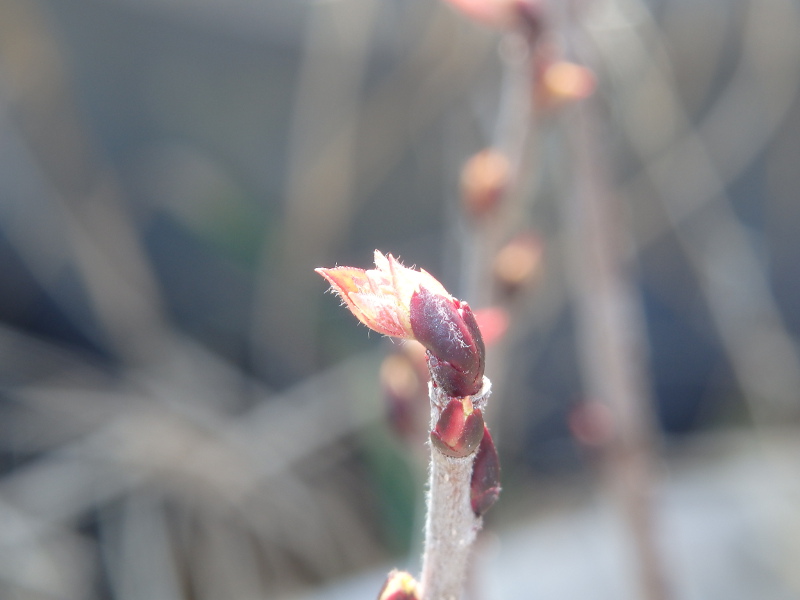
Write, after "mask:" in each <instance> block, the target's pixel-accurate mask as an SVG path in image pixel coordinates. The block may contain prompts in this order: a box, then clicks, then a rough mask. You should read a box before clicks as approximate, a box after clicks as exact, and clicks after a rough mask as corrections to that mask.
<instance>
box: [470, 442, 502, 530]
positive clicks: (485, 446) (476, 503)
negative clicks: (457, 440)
mask: <svg viewBox="0 0 800 600" xmlns="http://www.w3.org/2000/svg"><path fill="white" fill-rule="evenodd" d="M499 496H500V458H499V457H498V456H497V449H496V448H495V447H494V441H493V440H492V436H491V435H490V434H489V429H488V428H487V427H485V426H484V431H483V437H482V438H481V443H480V445H479V447H478V454H477V455H476V456H475V463H474V464H473V467H472V479H471V480H470V502H471V503H472V511H473V512H474V513H475V516H476V517H482V516H483V515H484V514H485V513H486V511H487V510H489V509H490V508H491V507H492V505H493V504H494V503H495V502H496V501H497V498H498V497H499Z"/></svg>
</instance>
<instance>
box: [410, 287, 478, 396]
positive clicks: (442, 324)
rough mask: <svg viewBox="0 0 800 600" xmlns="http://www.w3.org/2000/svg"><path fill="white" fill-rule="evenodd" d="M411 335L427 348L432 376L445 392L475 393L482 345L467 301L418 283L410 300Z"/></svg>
mask: <svg viewBox="0 0 800 600" xmlns="http://www.w3.org/2000/svg"><path fill="white" fill-rule="evenodd" d="M410 312H411V329H412V330H413V332H414V337H415V338H416V339H417V340H418V341H419V342H420V343H422V345H423V346H425V348H426V349H427V350H428V353H429V356H428V366H429V368H430V371H431V377H432V378H433V381H434V383H435V384H436V385H438V386H439V387H440V388H442V390H443V391H444V393H445V394H446V395H448V396H454V397H463V396H472V395H474V394H477V393H478V392H479V391H480V389H481V387H482V386H483V371H484V361H485V348H484V345H483V337H482V336H481V330H480V328H479V327H478V322H477V321H476V320H475V315H474V314H473V313H472V309H471V308H470V307H469V304H467V303H466V302H461V301H460V300H457V299H455V298H452V297H449V296H443V295H441V294H436V293H432V292H430V291H428V289H427V288H426V287H424V286H420V288H419V291H417V292H414V294H413V295H412V296H411V302H410Z"/></svg>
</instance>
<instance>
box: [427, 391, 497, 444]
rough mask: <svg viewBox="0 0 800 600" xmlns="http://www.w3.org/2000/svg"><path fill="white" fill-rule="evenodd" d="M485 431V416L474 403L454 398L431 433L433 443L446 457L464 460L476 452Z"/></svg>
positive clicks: (465, 399) (466, 399) (467, 399)
mask: <svg viewBox="0 0 800 600" xmlns="http://www.w3.org/2000/svg"><path fill="white" fill-rule="evenodd" d="M484 429H485V427H484V424H483V415H482V414H481V411H480V410H479V409H477V408H473V407H472V401H471V400H470V399H469V398H463V399H462V398H453V399H451V400H450V401H449V402H448V403H447V406H445V407H444V410H443V411H442V414H441V416H440V417H439V420H438V421H437V422H436V427H434V428H433V431H431V442H432V443H433V445H434V446H435V447H436V448H437V449H438V450H439V452H441V453H442V454H444V455H445V456H451V457H453V458H464V457H465V456H469V455H470V454H472V453H473V452H475V449H476V448H477V447H478V445H479V444H480V442H481V438H482V437H483V432H484Z"/></svg>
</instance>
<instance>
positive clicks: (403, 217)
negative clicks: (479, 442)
mask: <svg viewBox="0 0 800 600" xmlns="http://www.w3.org/2000/svg"><path fill="white" fill-rule="evenodd" d="M585 4H589V5H591V6H589V7H588V8H587V10H588V11H589V12H588V13H587V14H586V16H585V18H584V19H583V21H582V22H583V23H584V28H583V29H582V30H581V33H580V35H582V36H585V37H586V38H587V39H590V40H591V46H592V48H593V55H594V56H595V58H596V61H595V64H593V65H592V67H593V68H594V69H595V71H596V73H597V76H598V82H599V84H598V90H597V93H596V94H595V101H596V102H597V104H598V106H599V107H600V111H601V112H600V114H601V115H602V123H603V127H602V129H601V132H600V134H599V135H600V137H599V138H598V144H599V147H600V148H601V150H602V156H603V159H604V160H605V161H606V164H607V166H608V172H609V177H610V180H611V181H612V182H613V186H614V188H613V189H614V192H615V196H616V197H617V198H618V200H619V203H620V206H621V209H620V212H619V214H618V215H616V217H615V218H616V219H618V222H619V225H620V227H619V229H620V230H621V231H623V232H625V236H626V237H625V238H624V240H623V241H624V244H625V248H626V249H627V250H626V252H627V254H626V255H627V256H628V258H629V259H630V265H629V266H630V276H631V278H632V279H631V280H632V281H633V283H634V285H635V291H636V297H637V298H638V299H640V300H641V308H642V311H643V313H642V314H643V315H644V321H645V324H646V334H647V339H648V343H649V348H648V350H647V353H646V357H645V358H646V360H645V364H646V366H647V369H648V373H649V375H650V380H649V389H650V390H651V391H652V394H651V396H652V401H653V407H654V411H655V415H656V417H657V421H658V425H659V431H660V432H661V433H662V434H663V437H662V438H661V439H659V440H658V444H657V450H658V456H659V463H658V469H659V471H658V475H659V478H658V480H657V482H656V485H655V495H656V498H657V501H656V507H657V510H656V514H657V516H659V518H660V519H662V520H661V521H660V522H661V523H662V525H661V527H660V530H659V531H660V537H659V539H660V540H661V543H662V544H663V546H664V548H665V556H666V559H665V560H666V563H667V569H666V570H667V572H668V573H670V574H671V577H672V579H673V580H672V586H673V588H674V590H675V591H676V596H675V597H676V598H687V599H688V598H698V599H700V598H703V599H707V598H726V599H728V600H730V599H735V598H749V599H752V598H756V597H758V598H765V599H771V598H776V599H778V598H780V599H783V598H796V597H799V596H800V578H798V576H797V572H796V568H792V565H793V564H795V565H796V558H797V557H798V556H800V546H798V544H797V540H798V539H800V537H798V535H797V533H798V526H800V511H799V510H798V509H797V506H798V504H797V502H796V498H797V497H798V494H799V493H800V486H798V483H800V468H798V464H800V463H799V462H798V461H797V460H796V457H797V456H798V450H800V447H799V446H798V444H797V443H796V442H795V438H796V437H797V436H796V432H797V431H796V426H797V418H798V409H800V360H799V359H798V357H799V356H800V354H799V353H798V346H797V339H798V335H800V278H799V277H798V275H797V261H798V257H799V256H800V236H798V234H797V232H798V231H800V203H798V189H800V168H798V167H799V166H800V102H798V94H797V92H798V83H800V68H798V65H800V7H798V5H797V3H796V2H794V1H792V0H731V1H730V2H720V1H714V0H702V1H690V0H660V1H651V2H644V1H643V0H625V1H623V0H614V1H610V0H609V1H601V0H596V1H595V2H586V3H585ZM565 35H570V32H566V33H565ZM503 52H508V48H506V47H505V46H504V42H503V41H502V40H501V36H500V35H499V34H498V33H496V32H492V31H489V30H487V29H483V28H480V27H479V26H477V25H474V24H472V23H470V22H468V21H467V20H466V19H465V18H464V17H463V16H461V15H458V14H457V13H456V12H455V11H453V10H451V9H450V8H449V7H447V6H445V5H442V4H440V3H439V2H435V1H433V0H429V1H428V0H425V1H424V0H414V1H404V2H401V1H395V0H380V1H379V0H327V1H325V0H321V1H308V2H298V1H289V0H263V1H262V2H253V1H250V0H38V1H36V0H0V290H2V293H0V596H2V597H4V598H15V599H17V598H19V599H23V598H24V599H28V598H30V599H39V598H42V599H62V598H63V599H67V598H69V599H72V598H76V599H77V598H83V599H93V598H97V599H106V598H115V599H116V598H120V599H126V600H127V599H136V598H143V599H144V598H148V599H155V598H158V599H163V600H172V599H179V598H181V599H182V598H187V599H188V598H197V599H209V600H210V599H215V598H278V597H281V598H283V597H290V596H291V597H293V598H296V597H308V596H309V595H313V594H318V595H320V597H339V596H336V594H337V593H340V594H343V595H348V597H354V596H355V595H358V596H362V595H365V596H364V597H373V596H374V595H375V594H376V593H377V589H378V588H377V587H375V586H376V585H379V584H380V579H381V578H382V576H383V574H384V573H385V571H386V569H387V568H388V567H389V566H391V565H392V564H397V565H399V566H411V567H413V565H414V564H415V561H416V554H417V551H418V547H419V543H420V540H419V532H420V530H421V514H420V504H421V499H422V489H423V486H424V479H425V461H424V448H423V447H422V446H421V444H420V446H419V448H417V447H416V446H414V445H413V444H411V445H409V444H408V441H407V440H406V441H404V440H403V439H402V438H401V437H400V436H398V435H397V431H396V429H397V427H396V425H397V420H396V419H395V420H394V421H393V420H391V419H387V416H394V417H397V415H396V414H393V415H392V414H390V413H392V410H390V409H397V406H394V405H391V404H387V403H386V400H385V396H386V395H387V392H386V380H385V379H384V381H383V384H381V381H380V379H379V378H380V377H381V373H383V377H384V378H386V377H389V376H390V375H391V374H390V375H389V376H387V375H386V373H387V367H386V363H385V362H383V361H384V357H385V356H387V355H394V356H397V355H399V353H401V348H400V347H399V346H398V345H397V344H393V343H391V342H390V341H388V340H385V339H381V338H380V336H378V335H376V334H368V333H367V330H366V329H365V328H364V327H361V326H357V325H356V323H355V320H354V319H353V318H352V316H351V315H349V314H347V311H345V310H342V309H341V308H340V306H339V302H338V301H337V300H335V299H334V298H333V297H332V296H331V295H329V294H325V293H324V292H325V290H326V286H325V284H324V282H323V280H322V279H321V278H320V277H319V276H318V275H316V274H315V273H314V272H313V269H314V267H318V266H332V265H334V264H340V265H352V266H360V267H367V266H369V265H370V264H371V260H372V251H373V250H374V249H375V248H379V249H381V250H383V251H385V252H391V253H393V254H394V255H395V256H400V257H401V258H402V259H403V261H404V262H405V264H407V265H418V266H421V267H423V268H425V269H426V270H428V271H430V272H431V273H433V274H434V275H435V276H437V277H438V278H439V279H440V280H441V281H443V282H444V283H445V285H446V286H447V287H448V289H450V290H451V291H453V293H454V294H456V295H458V296H462V297H464V298H466V299H467V300H469V301H470V302H471V304H473V305H474V306H476V308H486V307H487V306H490V305H492V304H495V303H496V302H497V301H498V300H499V299H502V300H503V302H505V303H506V309H507V310H508V311H509V314H510V317H511V322H510V326H509V331H508V332H507V333H506V336H505V338H504V340H503V341H502V342H497V344H498V351H497V353H496V354H495V357H498V358H494V359H493V358H492V348H490V350H489V370H490V373H489V374H490V376H492V375H493V374H495V375H494V376H495V377H496V379H495V384H496V386H497V390H498V392H497V398H496V399H495V400H493V402H494V403H495V404H493V406H492V408H490V413H489V422H490V423H491V424H492V427H493V432H494V435H495V439H496V440H497V442H498V446H499V449H500V453H501V458H502V461H503V467H504V476H503V484H504V494H503V498H502V501H501V502H500V504H498V505H497V507H496V508H494V509H493V511H492V513H490V515H489V518H488V523H487V529H488V530H489V531H490V532H491V533H490V534H487V536H486V539H485V543H484V546H482V548H481V550H480V551H481V552H485V556H486V557H487V558H486V559H485V560H484V561H483V563H485V564H483V565H482V566H483V567H484V568H482V569H476V571H477V572H478V573H479V574H478V575H477V576H476V579H477V580H478V583H477V584H476V585H479V586H481V585H482V586H484V587H485V588H486V592H485V595H486V596H487V597H493V598H503V597H531V598H542V599H545V598H562V599H563V598H572V597H575V598H577V597H583V598H586V597H593V598H627V597H629V596H627V595H626V594H629V593H631V592H630V590H629V589H628V588H627V586H626V583H625V582H626V580H627V579H629V578H632V577H633V576H632V575H630V573H629V572H628V571H627V570H626V567H625V565H627V564H629V563H630V562H631V561H629V560H628V558H629V557H628V556H627V554H626V553H627V552H628V550H626V548H627V546H626V545H625V535H624V532H622V530H623V529H624V527H622V526H621V525H620V524H619V523H617V521H616V520H615V518H614V517H613V514H614V510H613V499H612V498H611V497H610V495H609V494H608V493H607V490H606V489H605V486H604V484H603V483H602V477H601V476H600V475H598V473H599V470H598V468H597V467H598V463H599V462H601V461H600V460H599V457H598V456H597V453H596V452H594V451H592V449H591V448H589V447H586V446H585V445H581V444H580V443H578V442H576V441H575V439H574V436H573V432H571V430H570V426H569V424H570V422H571V420H570V415H573V416H574V415H575V411H576V408H577V407H579V406H580V405H581V403H582V402H583V401H584V400H586V399H587V398H586V394H585V393H584V392H583V391H582V390H583V389H584V387H583V386H582V384H581V379H580V377H581V376H580V371H579V366H578V363H579V360H578V356H579V350H578V347H579V344H580V343H581V342H580V336H579V332H577V325H576V319H575V316H574V305H575V302H574V301H573V299H571V295H572V294H574V287H573V286H571V284H570V280H571V277H572V276H573V275H574V274H571V272H570V269H571V266H570V261H569V260H568V258H567V256H566V254H568V252H567V250H566V249H565V245H566V243H565V240H564V237H565V235H564V232H565V230H566V229H568V227H567V225H566V224H565V223H564V218H565V213H564V211H563V210H561V209H560V203H561V202H563V201H564V195H565V194H566V193H567V192H566V191H565V190H566V187H567V184H568V183H569V182H570V181H571V178H572V177H574V176H575V174H574V172H573V171H572V170H571V162H570V154H569V152H567V151H566V150H565V140H564V135H563V128H564V124H565V121H566V120H568V119H569V112H568V111H567V112H564V113H560V112H558V111H556V112H555V113H554V114H552V115H547V116H545V117H542V118H540V119H537V120H536V131H535V135H532V136H531V140H532V141H531V147H532V148H533V149H532V150H530V151H529V152H528V153H527V154H525V157H524V159H525V162H524V167H523V169H522V172H523V174H524V177H523V180H522V182H521V185H520V186H519V190H518V193H517V194H515V195H514V197H513V198H511V199H510V201H513V202H515V203H516V205H517V207H518V209H517V211H516V212H515V213H514V219H513V222H512V223H510V224H509V223H506V224H504V229H503V230H502V232H503V235H508V236H509V239H510V237H512V236H513V235H516V234H520V233H524V234H526V235H528V236H533V237H529V238H527V239H529V240H533V242H532V246H531V247H533V248H538V249H541V255H539V254H536V253H534V255H535V256H536V257H538V258H537V262H536V263H535V265H534V268H533V271H532V274H531V276H530V278H529V280H528V281H527V282H526V283H525V285H523V286H522V287H521V288H520V289H515V291H514V293H513V294H510V293H509V294H507V295H504V296H502V297H501V298H500V297H498V296H491V294H489V293H488V292H487V291H486V290H487V289H488V288H489V287H490V284H489V283H488V282H486V281H478V282H476V281H474V280H473V278H472V276H471V275H470V273H471V271H470V269H471V268H472V267H474V266H475V265H476V264H482V265H484V266H485V265H486V263H487V262H488V263H491V260H490V258H491V257H487V256H481V255H480V254H481V251H482V250H483V249H484V246H481V245H480V243H478V242H476V241H475V239H476V236H478V235H479V234H480V225H477V226H476V225H475V223H474V222H473V221H471V220H470V218H469V217H467V216H465V215H464V214H463V211H462V210H461V207H460V204H459V174H460V171H461V167H462V165H463V164H464V162H465V161H466V160H467V159H468V158H469V157H470V156H471V155H472V154H474V153H475V152H477V151H479V150H480V149H481V148H483V147H485V146H486V145H487V144H488V143H489V141H490V140H491V138H492V135H493V127H494V126H495V118H496V115H497V111H498V105H499V104H501V103H502V98H501V89H503V85H504V83H503V77H504V75H503V66H502V56H503ZM476 256H477V257H476ZM528 258H530V256H529V257H528ZM539 259H540V260H539ZM487 272H488V271H487ZM500 357H501V358H502V360H501V359H500ZM500 363H502V364H500ZM382 366H383V370H382ZM392 423H394V424H395V428H394V430H393V428H392V427H391V424H392ZM412 437H413V436H412ZM598 557H602V559H601V558H598ZM620 565H622V566H620ZM362 573H368V574H369V575H367V578H366V580H365V581H366V582H367V583H366V584H365V585H366V587H365V589H363V590H362V589H361V588H358V587H357V586H358V582H359V581H360V580H359V579H352V578H353V577H357V576H358V575H359V574H362ZM374 574H377V575H374ZM333 581H348V582H350V583H348V584H346V585H352V586H353V587H342V588H337V587H335V586H334V587H333V588H331V587H329V586H330V585H331V582H333ZM376 581H377V583H376ZM370 586H371V587H370ZM320 590H326V591H320ZM331 590H333V591H331ZM336 590H339V591H338V592H337V591H336ZM341 590H346V591H341ZM355 590H358V591H355ZM587 590H588V592H587ZM586 593H588V594H589V595H588V596H587V595H586ZM325 594H329V596H325ZM630 597H633V596H630Z"/></svg>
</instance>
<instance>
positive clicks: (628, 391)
mask: <svg viewBox="0 0 800 600" xmlns="http://www.w3.org/2000/svg"><path fill="white" fill-rule="evenodd" d="M566 116H567V119H568V125H567V135H568V139H569V143H570V147H571V151H572V157H573V161H574V167H575V170H574V178H575V188H574V191H573V193H572V194H571V196H570V197H569V198H568V199H567V200H566V201H565V202H564V203H563V206H564V215H565V217H566V219H565V220H566V226H567V230H568V236H569V245H570V255H571V256H570V259H571V276H572V284H573V289H574V295H575V299H576V310H577V313H578V322H579V331H580V334H579V335H580V340H579V345H580V349H579V350H580V354H581V357H580V358H581V361H582V368H583V373H584V378H585V387H586V389H587V393H588V395H589V398H590V399H592V400H598V401H601V402H603V403H605V405H606V406H608V407H609V409H610V411H611V413H612V415H613V423H614V430H613V436H612V437H611V439H610V440H609V446H608V463H607V467H608V470H607V474H608V476H609V478H610V480H611V481H610V483H611V486H612V488H613V489H614V492H615V494H616V495H617V498H618V501H619V503H620V508H621V510H622V513H623V517H624V518H625V519H626V520H627V523H628V526H629V528H630V532H631V535H632V539H633V543H634V549H635V554H636V556H637V557H638V561H639V564H638V567H639V578H640V586H641V597H642V598H645V599H646V600H666V599H667V598H669V597H670V594H669V591H668V585H667V578H666V575H665V573H664V569H663V565H662V561H661V557H660V551H659V548H658V541H657V536H656V524H655V514H654V506H653V498H652V491H653V477H654V467H655V460H654V455H653V443H654V440H655V437H656V435H655V427H654V424H653V416H652V413H651V403H650V398H649V394H648V391H647V383H646V381H647V377H646V367H645V365H644V359H645V358H646V355H647V353H646V345H645V341H644V323H643V316H642V309H641V306H640V303H639V301H638V299H637V297H636V294H635V292H634V290H633V286H632V284H631V282H630V279H629V277H628V274H627V273H626V269H625V265H624V263H623V257H624V247H622V244H623V242H624V241H625V239H626V237H627V236H626V233H625V229H624V225H623V220H622V218H621V215H620V214H619V212H618V207H617V206H616V204H615V202H614V198H613V195H612V194H611V191H610V189H609V185H608V181H607V174H606V171H605V169H604V165H603V164H602V161H601V160H600V157H599V154H598V149H597V143H598V131H597V125H596V121H595V119H594V118H593V115H592V113H591V105H590V104H589V103H588V102H584V103H581V104H580V105H578V106H575V107H573V108H572V110H571V111H570V112H569V113H568V114H567V115H566Z"/></svg>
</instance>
